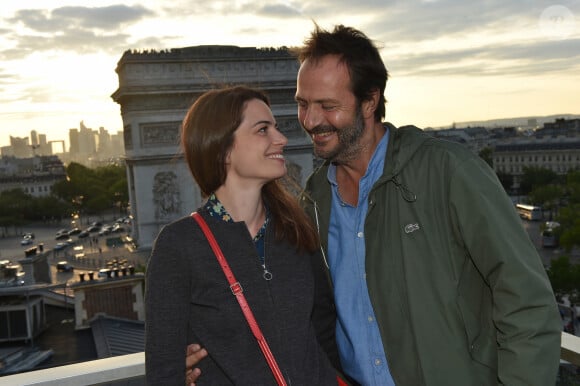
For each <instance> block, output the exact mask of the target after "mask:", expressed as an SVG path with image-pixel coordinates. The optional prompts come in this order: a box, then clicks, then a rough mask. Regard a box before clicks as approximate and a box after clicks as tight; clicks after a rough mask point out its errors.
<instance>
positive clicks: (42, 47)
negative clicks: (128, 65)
mask: <svg viewBox="0 0 580 386" xmlns="http://www.w3.org/2000/svg"><path fill="white" fill-rule="evenodd" d="M85 4H86V3H85V2H81V1H80V0H68V1H66V0H24V1H20V2H8V3H7V4H5V5H4V6H3V14H2V16H1V17H0V41H2V46H1V47H2V49H0V58H1V59H2V62H1V64H0V88H1V89H2V91H3V92H2V94H1V95H2V96H1V97H0V98H1V101H2V103H0V129H1V130H0V146H8V144H9V136H10V135H12V136H15V137H27V136H29V135H30V131H31V130H36V131H37V132H40V133H44V134H46V135H47V140H48V141H51V140H60V139H64V140H67V142H68V131H69V129H70V128H75V127H78V122H80V121H81V120H84V122H85V124H86V126H87V127H91V128H93V129H98V128H99V127H104V128H105V129H107V130H108V131H109V132H117V131H119V130H122V127H123V123H122V120H121V115H120V109H119V106H118V105H117V104H116V103H115V102H114V101H113V100H112V99H111V97H110V95H111V94H112V93H113V92H114V91H115V90H116V89H117V87H118V78H117V74H116V73H115V67H116V63H117V62H118V60H119V59H120V58H121V56H122V54H123V52H125V51H126V50H129V49H131V50H133V49H137V50H139V49H142V50H147V49H153V50H163V49H168V48H176V47H186V46H196V45H208V44H219V45H237V46H241V47H281V46H295V45H300V44H301V43H302V41H303V39H304V38H305V37H307V35H308V34H309V32H310V31H311V30H312V28H313V20H314V21H316V22H317V23H318V24H319V25H320V26H321V27H322V28H332V26H333V25H334V24H337V23H343V24H346V25H351V26H354V27H356V28H359V29H361V30H362V31H363V32H365V33H366V34H367V35H368V36H369V37H370V38H371V39H373V40H375V41H376V42H377V44H378V45H379V46H380V47H382V48H381V54H382V56H383V59H384V60H385V63H386V65H387V68H388V69H389V72H390V74H391V78H390V80H389V82H388V83H387V90H386V98H387V100H388V104H387V118H386V119H387V120H388V121H390V122H392V123H394V124H395V125H405V124H415V125H417V126H421V127H426V126H432V127H441V126H450V125H451V124H452V123H453V122H465V121H482V120H489V119H499V118H508V117H520V116H545V115H557V114H562V115H564V114H578V113H580V109H579V107H578V103H577V102H578V97H577V90H578V89H579V88H580V71H579V70H580V50H578V46H579V45H580V21H579V20H580V19H578V15H579V14H580V1H578V0H568V1H561V2H559V3H558V4H557V5H554V4H553V3H551V2H548V1H534V2H529V1H526V2H524V1H523V0H511V1H507V2H506V1H499V0H489V1H486V2H476V1H468V2H462V1H458V0H417V1H409V2H386V4H381V5H380V6H377V4H378V2H376V1H373V0H363V1H359V2H357V5H356V8H354V7H353V6H352V4H350V3H349V2H347V1H341V0H339V1H338V2H337V1H333V2H332V3H331V2H328V1H327V0H322V1H318V2H315V3H312V2H308V1H277V2H271V1H259V0H257V1H252V2H250V1H246V0H238V1H235V0H229V1H225V0H224V1H218V0H212V1H199V2H196V4H195V7H192V6H191V3H190V2H186V1H181V0H176V1H174V2H172V4H171V7H170V8H169V7H168V6H167V5H164V3H163V2H161V1H159V0H144V1H142V2H140V3H139V5H124V4H120V3H117V2H115V1H108V0H100V1H96V2H93V3H91V4H93V6H91V7H87V6H85Z"/></svg>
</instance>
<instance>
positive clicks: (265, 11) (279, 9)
mask: <svg viewBox="0 0 580 386" xmlns="http://www.w3.org/2000/svg"><path fill="white" fill-rule="evenodd" d="M256 13H257V15H258V16H264V17H279V18H286V17H294V16H300V15H301V11H300V10H299V9H298V8H295V7H294V6H292V5H290V4H266V5H264V6H263V7H261V8H260V9H258V11H257V12H256Z"/></svg>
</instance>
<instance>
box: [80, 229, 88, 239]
mask: <svg viewBox="0 0 580 386" xmlns="http://www.w3.org/2000/svg"><path fill="white" fill-rule="evenodd" d="M89 235H90V233H89V231H88V230H84V231H82V232H81V233H79V234H78V235H77V237H78V238H79V239H84V238H85V237H89Z"/></svg>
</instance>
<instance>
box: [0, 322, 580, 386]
mask: <svg viewBox="0 0 580 386" xmlns="http://www.w3.org/2000/svg"><path fill="white" fill-rule="evenodd" d="M560 357H561V359H562V360H565V361H566V362H570V363H572V364H574V365H576V366H580V337H577V336H574V335H571V334H567V333H565V332H563V333H562V351H561V354H560ZM144 375H145V354H144V353H142V352H140V353H137V354H130V355H123V356H117V357H112V358H107V359H99V360H95V361H89V362H82V363H76V364H73V365H68V366H61V367H53V368H49V369H44V370H37V371H30V372H27V373H22V374H15V375H8V376H4V377H0V384H2V385H4V384H6V385H22V386H25V385H35V386H79V385H98V384H103V383H109V382H116V381H123V380H129V379H132V378H138V377H143V376H144ZM143 384H144V382H143Z"/></svg>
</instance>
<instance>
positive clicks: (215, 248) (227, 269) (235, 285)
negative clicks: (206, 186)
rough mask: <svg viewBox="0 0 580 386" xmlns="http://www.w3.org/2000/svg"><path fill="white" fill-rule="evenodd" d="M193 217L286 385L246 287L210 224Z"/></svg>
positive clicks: (282, 384) (281, 384) (276, 373)
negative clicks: (237, 275) (252, 306)
mask: <svg viewBox="0 0 580 386" xmlns="http://www.w3.org/2000/svg"><path fill="white" fill-rule="evenodd" d="M191 217H193V219H194V220H195V221H197V223H198V224H199V227H200V228H201V230H202V231H203V233H204V234H205V237H206V238H207V241H208V242H209V245H210V246H211V249H212V250H213V253H214V254H215V256H216V258H217V260H218V262H219V264H220V266H221V267H222V270H223V271H224V275H226V278H227V280H228V283H229V284H230V289H231V290H232V294H234V296H235V297H236V299H237V300H238V303H239V304H240V308H241V309H242V312H243V313H244V316H245V317H246V320H247V321H248V325H249V326H250V329H251V330H252V333H253V334H254V336H255V337H256V340H257V341H258V345H259V346H260V349H261V350H262V353H263V354H264V357H265V358H266V362H268V365H269V366H270V369H271V370H272V374H274V378H276V382H278V385H279V386H286V380H285V379H284V377H283V376H282V372H281V371H280V368H279V367H278V363H276V359H275V358H274V355H273V354H272V351H271V350H270V346H268V342H266V338H265V337H264V335H262V330H260V326H258V322H256V318H254V313H253V312H252V310H251V308H250V305H249V304H248V302H247V301H246V297H245V296H244V289H243V288H242V285H241V284H240V282H239V281H237V280H236V278H235V276H234V274H233V272H232V270H231V269H230V265H229V264H228V262H227V260H226V257H225V256H224V254H223V252H222V250H221V248H220V246H219V244H218V243H217V241H216V239H215V237H214V235H213V233H212V232H211V230H210V229H209V226H208V225H207V223H206V222H205V220H204V219H203V217H201V215H200V214H199V213H197V212H193V213H192V214H191Z"/></svg>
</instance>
